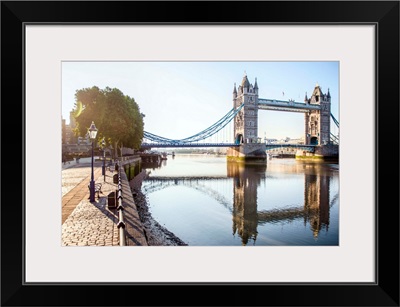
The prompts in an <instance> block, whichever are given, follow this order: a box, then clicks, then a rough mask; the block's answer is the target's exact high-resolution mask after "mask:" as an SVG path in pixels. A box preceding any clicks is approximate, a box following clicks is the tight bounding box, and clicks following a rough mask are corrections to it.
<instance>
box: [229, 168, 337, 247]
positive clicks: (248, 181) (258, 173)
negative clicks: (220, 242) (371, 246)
mask: <svg viewBox="0 0 400 307" xmlns="http://www.w3.org/2000/svg"><path fill="white" fill-rule="evenodd" d="M280 167H282V166H280ZM227 169H228V177H232V178H234V187H233V194H234V197H233V200H234V201H233V208H234V210H233V233H236V232H237V233H238V234H239V235H240V237H241V238H242V243H243V245H247V243H248V241H249V239H251V240H253V241H254V242H255V241H256V239H257V233H258V232H257V226H258V224H262V223H273V222H277V221H289V220H293V219H295V218H299V217H303V218H304V225H306V224H307V223H308V224H309V226H310V229H311V230H312V232H313V235H314V237H318V234H319V232H320V230H321V228H322V227H324V228H325V230H326V231H328V227H329V191H330V177H329V176H328V174H327V172H326V169H325V168H324V167H323V164H319V163H318V164H317V163H312V164H306V163H301V162H300V163H299V164H297V165H290V166H283V168H282V169H281V170H283V171H285V172H294V173H298V172H299V171H301V172H303V173H304V206H303V207H292V208H284V209H272V210H266V211H258V209H257V200H258V198H257V192H258V186H259V185H260V183H261V182H262V181H263V180H265V178H266V170H267V166H266V165H244V164H238V163H228V164H227ZM288 193H290V191H288Z"/></svg>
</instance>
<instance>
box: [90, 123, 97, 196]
mask: <svg viewBox="0 0 400 307" xmlns="http://www.w3.org/2000/svg"><path fill="white" fill-rule="evenodd" d="M96 135H97V128H96V126H95V125H94V122H93V121H92V124H91V125H90V128H89V138H90V140H91V141H92V177H91V180H90V202H94V170H93V162H94V140H95V139H96Z"/></svg>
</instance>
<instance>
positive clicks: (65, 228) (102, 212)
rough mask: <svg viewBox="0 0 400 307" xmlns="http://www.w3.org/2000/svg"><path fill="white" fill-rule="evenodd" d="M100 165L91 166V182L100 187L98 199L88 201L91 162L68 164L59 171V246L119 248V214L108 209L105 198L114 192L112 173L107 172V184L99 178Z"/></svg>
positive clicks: (115, 185) (96, 163) (101, 176)
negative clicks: (92, 175)
mask: <svg viewBox="0 0 400 307" xmlns="http://www.w3.org/2000/svg"><path fill="white" fill-rule="evenodd" d="M101 166H102V163H101V162H95V164H94V180H95V182H96V183H102V188H101V190H102V193H100V194H99V196H100V197H97V194H96V197H95V202H93V203H91V202H90V201H89V189H88V184H89V182H90V179H91V162H89V163H88V162H87V161H82V160H81V162H80V163H79V164H76V163H75V162H71V163H70V164H68V163H67V164H66V165H63V170H62V212H63V213H62V235H61V244H62V246H71V245H74V246H116V245H119V233H118V232H119V230H118V227H117V223H118V212H117V210H115V209H109V208H108V206H107V197H108V194H109V193H110V192H114V191H115V190H116V189H117V184H114V183H113V178H112V176H113V174H114V173H113V172H112V171H110V170H106V181H105V182H104V176H103V175H101V169H102V167H101Z"/></svg>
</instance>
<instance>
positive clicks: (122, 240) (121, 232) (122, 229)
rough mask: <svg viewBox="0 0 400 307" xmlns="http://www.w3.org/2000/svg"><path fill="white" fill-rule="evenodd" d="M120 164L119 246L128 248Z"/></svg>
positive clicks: (118, 198) (118, 194)
mask: <svg viewBox="0 0 400 307" xmlns="http://www.w3.org/2000/svg"><path fill="white" fill-rule="evenodd" d="M117 163H118V193H117V200H118V206H117V210H118V218H119V221H118V224H117V227H118V229H119V239H120V240H119V245H120V246H126V239H125V237H126V236H125V234H126V233H125V226H126V225H125V221H124V207H123V206H122V183H121V167H119V162H117Z"/></svg>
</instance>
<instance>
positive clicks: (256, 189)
mask: <svg viewBox="0 0 400 307" xmlns="http://www.w3.org/2000/svg"><path fill="white" fill-rule="evenodd" d="M177 161H179V158H178V159H175V160H174V161H171V160H170V161H168V163H171V165H168V163H167V161H166V160H165V161H163V162H162V163H161V164H159V165H158V166H155V165H146V164H143V166H142V167H143V168H145V169H151V170H152V171H151V175H150V176H149V177H148V178H147V179H146V182H145V185H144V186H143V187H142V190H143V192H144V193H145V194H147V195H150V194H152V193H155V192H157V191H160V190H164V189H166V188H168V187H176V188H178V189H174V191H173V192H171V193H170V194H171V195H172V194H174V195H173V196H171V195H169V196H168V197H174V198H173V200H174V201H173V202H174V209H175V211H174V212H173V214H174V216H172V214H171V213H170V212H169V211H168V210H166V209H165V206H168V202H167V203H166V204H162V205H161V204H160V205H159V206H160V207H163V209H162V210H161V209H160V211H162V214H164V215H165V216H166V215H170V216H168V217H165V219H166V220H167V221H168V222H167V223H169V224H167V225H166V226H167V227H168V228H171V227H172V228H175V229H176V231H174V232H175V233H176V234H177V235H178V236H181V233H182V235H183V236H188V237H189V236H192V237H193V238H197V239H193V238H192V237H191V238H192V239H191V241H196V242H197V241H199V243H197V244H195V245H215V244H216V243H215V242H214V241H212V240H215V239H214V238H215V237H216V238H221V239H220V241H219V243H218V245H237V243H239V242H237V239H239V240H240V244H241V245H249V244H252V245H256V243H257V245H311V244H317V243H315V242H316V240H317V239H318V237H319V236H320V235H321V232H324V234H327V232H328V230H329V226H330V211H331V207H332V206H333V205H334V204H335V203H337V202H338V187H337V186H336V179H337V172H336V171H337V169H336V170H332V167H331V165H329V164H324V163H307V162H303V161H295V160H291V161H289V162H287V163H280V162H277V163H273V162H270V161H269V162H268V165H267V164H263V165H258V164H254V165H251V164H240V163H234V162H226V161H224V160H210V161H211V162H210V164H209V165H207V164H204V165H205V166H209V167H211V168H212V167H214V171H213V172H211V173H210V174H211V175H207V172H206V171H205V172H204V173H201V174H200V175H199V174H198V173H196V172H193V171H191V170H193V169H196V166H193V168H188V165H189V164H188V162H187V161H185V163H182V165H185V167H182V168H181V169H180V168H179V164H178V163H177ZM203 162H204V161H202V163H203ZM175 163H177V164H175ZM220 163H223V164H220ZM221 165H225V167H226V173H224V174H223V173H222V172H219V173H218V174H219V175H217V174H216V173H215V169H218V168H219V167H221ZM168 167H172V168H174V169H173V171H168V170H167V169H168ZM203 168H204V166H203ZM203 168H202V169H203ZM333 168H335V167H333ZM161 169H163V170H162V171H161ZM178 170H179V171H178ZM171 174H173V175H171ZM332 176H333V177H332ZM331 178H335V182H334V184H333V186H334V188H333V189H334V191H333V194H334V195H331V186H332V182H331ZM229 186H230V189H229ZM187 187H189V188H191V189H193V190H194V191H199V192H201V193H203V194H205V195H207V197H209V198H210V199H212V200H213V201H214V202H215V203H216V204H222V205H223V208H225V210H226V209H227V210H228V212H227V211H225V213H224V212H223V211H221V209H216V207H210V208H211V209H212V210H206V209H204V205H203V207H201V208H200V209H198V208H195V207H194V206H195V205H196V204H195V203H196V201H195V198H196V196H195V194H193V196H192V195H191V194H188V193H189V192H187V191H186V190H185V191H183V190H182V189H183V188H187ZM179 188H180V189H181V190H179ZM193 193H194V192H193ZM300 193H301V194H300ZM183 195H185V196H183ZM189 195H190V196H189ZM188 197H190V199H188ZM165 198H166V197H165V195H163V198H162V199H163V200H165ZM197 198H198V197H197ZM160 199H161V198H160ZM169 199H170V200H171V199H172V198H169ZM188 200H192V201H191V202H192V203H193V207H190V205H191V202H188ZM170 202H171V201H170ZM179 202H181V203H182V204H180V203H179ZM208 202H210V201H208ZM151 205H155V206H156V207H157V204H151ZM210 206H212V204H210ZM190 210H192V211H190ZM216 210H219V211H218V212H216ZM180 211H185V212H186V211H187V213H186V215H184V218H182V217H181V218H179V217H178V216H179V215H178V213H179V212H180ZM205 211H207V212H208V211H209V215H208V216H206V214H207V213H206V212H205ZM200 212H201V214H202V216H203V218H199V214H200ZM226 213H229V215H230V217H231V219H230V224H231V230H228V229H227V227H226V226H225V225H227V222H228V223H229V221H228V220H226V221H224V222H221V221H220V219H221V216H224V215H226ZM336 214H337V212H335V219H336V218H337V216H336ZM196 217H197V218H198V220H195V222H193V221H194V219H196ZM185 223H187V225H186V226H185V225H183V224H185ZM178 224H179V225H178ZM197 224H199V229H201V230H199V229H196V228H195V227H194V226H193V225H197ZM299 224H303V226H304V228H307V229H308V231H307V233H311V236H312V237H313V238H314V239H315V240H314V241H311V240H310V239H309V237H308V235H307V233H306V232H304V231H303V232H301V231H299ZM276 225H280V226H279V227H282V226H281V225H285V227H286V228H285V229H290V230H288V231H286V233H282V231H280V233H279V229H278V227H276ZM337 226H338V225H337V221H336V220H335V227H334V228H335V229H334V231H333V233H332V235H331V236H330V237H329V238H328V239H327V238H326V236H324V238H323V240H326V241H322V243H321V242H320V244H326V245H337V244H338V231H337ZM228 227H229V226H228ZM296 227H297V228H296ZM183 229H184V230H183ZM204 229H208V230H209V233H212V236H211V235H209V234H208V235H207V233H206V232H205V231H204ZM227 230H228V231H229V232H230V234H231V236H232V235H233V236H234V238H233V239H232V237H231V238H230V239H229V238H227V239H225V237H227V235H226V233H227V232H228V231H227ZM177 232H178V233H177ZM179 232H180V233H179ZM202 236H204V237H202ZM200 237H202V238H201V239H200ZM222 238H224V239H222ZM235 238H237V239H235ZM182 239H185V238H182ZM205 242H206V243H205ZM221 242H222V243H221ZM234 242H237V243H234ZM274 242H277V243H274ZM189 245H190V244H189Z"/></svg>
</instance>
